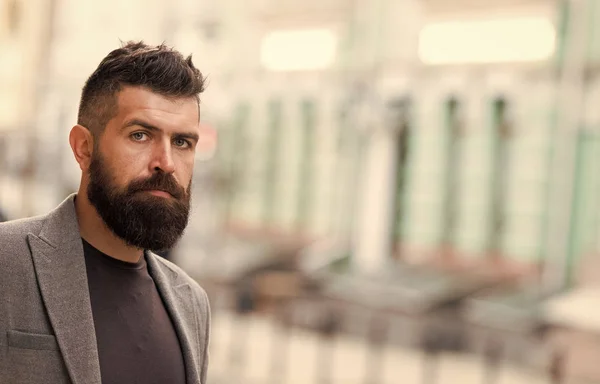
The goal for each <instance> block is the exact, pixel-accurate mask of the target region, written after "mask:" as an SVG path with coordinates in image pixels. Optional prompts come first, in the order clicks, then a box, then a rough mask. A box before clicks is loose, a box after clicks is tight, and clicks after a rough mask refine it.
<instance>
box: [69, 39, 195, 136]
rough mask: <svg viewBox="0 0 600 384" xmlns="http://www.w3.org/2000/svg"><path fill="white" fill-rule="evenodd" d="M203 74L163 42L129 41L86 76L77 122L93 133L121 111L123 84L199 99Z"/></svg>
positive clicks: (97, 133)
mask: <svg viewBox="0 0 600 384" xmlns="http://www.w3.org/2000/svg"><path fill="white" fill-rule="evenodd" d="M204 81H205V79H204V77H203V76H202V73H200V71H199V70H198V69H197V68H196V67H195V66H194V63H192V56H191V55H190V56H188V57H187V58H184V57H183V55H182V54H181V53H180V52H178V51H176V50H174V49H173V48H170V47H167V46H166V45H164V44H161V45H158V46H150V45H147V44H145V43H144V42H142V41H140V42H133V41H130V42H127V43H124V44H123V45H122V46H121V48H118V49H115V50H114V51H112V52H110V53H109V54H108V55H107V56H106V57H105V58H104V59H103V60H102V61H101V62H100V65H98V68H96V70H95V71H94V73H92V75H91V76H90V77H89V78H88V79H87V81H86V82H85V85H84V87H83V90H82V92H81V100H80V102H79V113H78V117H77V124H79V125H82V126H84V127H86V128H87V129H89V130H90V131H91V132H92V133H93V134H94V136H97V135H99V134H101V133H102V132H103V130H104V128H105V127H106V124H107V123H108V122H109V121H110V119H112V118H113V117H114V116H116V115H117V113H118V100H117V96H118V95H117V93H118V92H119V91H120V90H121V89H122V87H124V86H140V87H145V88H147V89H149V90H150V91H152V92H155V93H157V94H159V95H162V96H166V97H173V98H188V97H195V98H196V100H197V101H198V103H199V102H200V94H201V93H202V92H203V91H204Z"/></svg>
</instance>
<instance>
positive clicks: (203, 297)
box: [153, 254, 210, 312]
mask: <svg viewBox="0 0 600 384" xmlns="http://www.w3.org/2000/svg"><path fill="white" fill-rule="evenodd" d="M153 256H154V258H156V261H157V262H158V265H159V266H160V267H161V268H162V269H163V270H167V271H169V272H171V274H174V275H176V276H177V278H178V279H179V280H180V281H181V280H183V282H185V283H187V284H188V285H189V286H190V288H191V290H192V293H193V295H194V297H195V298H196V300H197V301H198V303H199V304H200V308H201V309H202V311H203V312H208V311H209V306H210V305H209V302H208V295H207V294H206V291H205V290H204V288H202V287H201V286H200V284H198V282H197V281H196V280H194V279H193V278H191V277H190V276H189V275H188V274H187V273H186V272H185V271H184V270H183V269H181V267H178V266H177V265H175V264H173V263H172V262H170V261H168V260H165V259H164V258H162V257H160V256H157V255H155V254H153Z"/></svg>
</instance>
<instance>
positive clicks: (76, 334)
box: [28, 195, 101, 384]
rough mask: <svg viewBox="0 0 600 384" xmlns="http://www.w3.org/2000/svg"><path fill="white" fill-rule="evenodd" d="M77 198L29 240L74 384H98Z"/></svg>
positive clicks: (93, 330) (61, 349)
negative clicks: (76, 207) (75, 202)
mask: <svg viewBox="0 0 600 384" xmlns="http://www.w3.org/2000/svg"><path fill="white" fill-rule="evenodd" d="M74 201H75V195H71V196H69V197H68V198H67V199H66V200H65V201H64V202H63V203H62V204H60V205H59V206H58V208H56V209H55V210H54V211H52V212H50V213H49V214H48V216H47V218H46V220H45V223H44V225H43V227H42V230H41V231H40V233H39V234H38V235H35V234H33V233H30V234H29V235H28V239H29V246H30V248H31V255H32V258H33V264H34V268H35V272H36V275H37V279H38V283H39V286H40V291H41V295H42V299H43V301H44V305H45V306H46V310H47V312H48V317H49V318H50V323H51V324H52V328H53V329H54V334H55V336H56V339H57V341H58V345H59V347H60V351H61V353H62V356H63V358H64V361H65V365H66V368H67V371H68V372H69V376H70V378H71V381H72V382H73V384H88V383H89V384H101V378H100V362H99V360H98V349H97V344H96V334H95V329H94V319H93V317H92V310H91V304H90V295H89V288H88V282H87V274H86V268H85V260H84V258H83V245H82V242H81V236H80V234H79V225H78V222H77V215H76V212H75V204H74Z"/></svg>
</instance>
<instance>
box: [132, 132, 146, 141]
mask: <svg viewBox="0 0 600 384" xmlns="http://www.w3.org/2000/svg"><path fill="white" fill-rule="evenodd" d="M145 137H146V134H145V133H144V132H134V133H132V134H131V138H132V139H134V140H136V141H142V140H144V138H145Z"/></svg>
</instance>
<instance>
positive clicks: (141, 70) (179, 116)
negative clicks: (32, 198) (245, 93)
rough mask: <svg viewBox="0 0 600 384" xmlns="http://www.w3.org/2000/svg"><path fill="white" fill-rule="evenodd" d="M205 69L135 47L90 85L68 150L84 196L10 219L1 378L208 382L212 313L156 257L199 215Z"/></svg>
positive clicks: (0, 316)
mask: <svg viewBox="0 0 600 384" xmlns="http://www.w3.org/2000/svg"><path fill="white" fill-rule="evenodd" d="M203 88H204V79H203V77H202V74H201V73H200V72H199V71H198V69H196V68H195V67H194V64H193V63H192V60H191V57H188V58H187V59H185V58H184V57H183V56H182V55H181V54H180V53H178V52H176V51H174V50H172V49H170V48H167V47H166V46H164V45H161V46H158V47H151V46H148V45H145V44H143V43H141V42H140V43H127V44H125V45H124V46H123V47H122V48H120V49H116V50H114V51H112V52H111V53H110V54H109V55H108V56H107V57H106V58H104V60H103V61H102V62H101V63H100V65H99V67H98V68H97V69H96V71H95V72H94V73H93V74H92V75H91V77H90V78H89V79H88V80H87V82H86V84H85V86H84V88H83V91H82V96H81V102H80V106H79V116H78V122H77V125H75V126H74V127H73V128H72V130H71V132H70V135H69V143H70V145H71V149H72V151H73V154H74V155H75V159H76V161H77V163H78V164H79V167H80V169H81V171H82V176H81V183H80V187H79V191H78V193H77V194H76V195H73V196H70V197H69V198H67V199H66V200H65V201H64V202H63V203H62V204H61V205H60V206H59V207H58V208H56V209H55V210H54V211H52V212H50V213H49V214H48V215H45V216H41V217H35V218H31V219H25V220H19V221H13V222H6V223H2V224H0V244H1V245H2V246H1V247H0V383H1V384H8V383H10V384H19V383H27V384H36V383H40V384H41V383H52V384H57V383H73V384H100V383H103V384H120V383H127V384H131V383H145V384H146V383H168V384H176V383H188V384H189V383H202V384H203V383H205V382H206V370H207V363H208V358H207V347H208V337H209V305H208V300H207V296H206V294H205V292H204V291H203V290H202V288H200V286H199V285H198V284H197V283H196V282H195V281H193V280H192V279H191V278H189V277H188V276H187V275H186V274H185V273H184V272H183V271H182V270H181V269H179V268H178V267H176V266H175V265H173V264H172V263H170V262H168V261H165V260H164V259H162V258H160V257H158V256H156V255H155V254H154V253H153V252H154V251H160V250H164V249H170V248H171V247H172V246H173V244H174V243H175V242H176V241H177V240H178V239H179V238H180V236H181V234H182V233H183V231H184V229H185V227H186V225H187V222H188V215H189V210H190V186H191V180H192V171H193V165H194V151H195V146H196V143H197V142H198V137H199V134H200V128H199V113H200V112H199V94H200V93H202V91H203Z"/></svg>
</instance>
